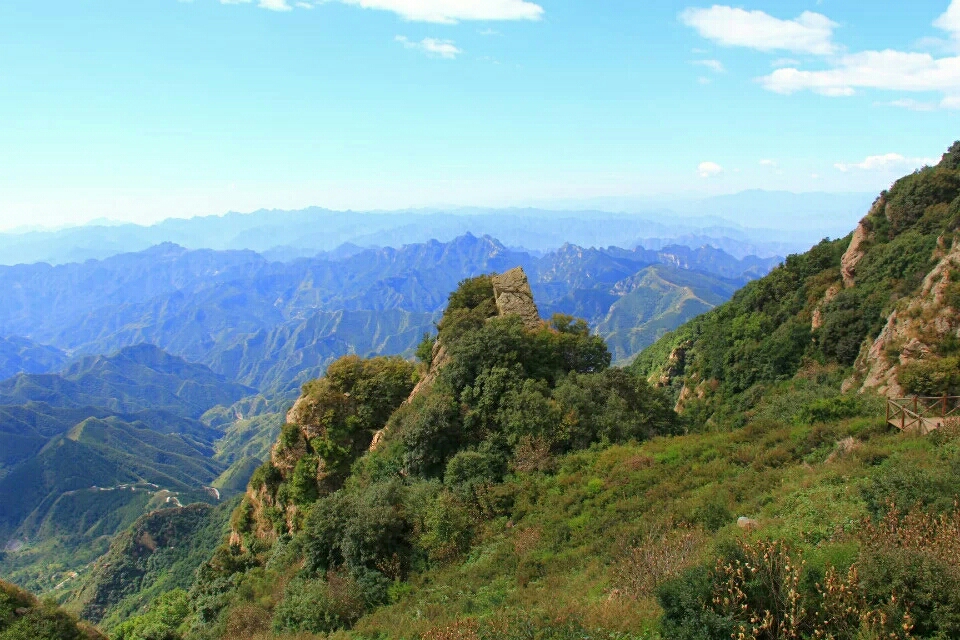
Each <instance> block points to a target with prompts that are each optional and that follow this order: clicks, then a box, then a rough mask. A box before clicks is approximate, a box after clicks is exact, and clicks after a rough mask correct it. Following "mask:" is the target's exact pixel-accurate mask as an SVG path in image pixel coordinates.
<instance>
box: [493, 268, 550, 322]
mask: <svg viewBox="0 0 960 640" xmlns="http://www.w3.org/2000/svg"><path fill="white" fill-rule="evenodd" d="M493 295H494V296H495V297H496V299H497V311H498V312H499V313H500V315H501V316H510V315H516V316H520V317H521V318H522V319H523V323H524V324H525V325H527V327H530V328H535V327H537V326H539V325H540V322H541V320H540V312H539V311H538V310H537V304H536V303H535V302H534V301H533V291H531V290H530V281H529V280H527V274H526V273H524V272H523V269H522V268H521V267H517V268H515V269H511V270H510V271H507V272H506V273H503V274H500V275H498V276H494V277H493Z"/></svg>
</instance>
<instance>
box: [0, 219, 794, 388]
mask: <svg viewBox="0 0 960 640" xmlns="http://www.w3.org/2000/svg"><path fill="white" fill-rule="evenodd" d="M344 255H345V257H341V258H332V257H329V256H324V257H317V258H310V259H307V258H302V259H298V260H294V261H292V262H272V261H269V260H267V259H266V258H264V257H263V256H261V255H259V254H257V253H255V252H252V251H213V250H208V249H204V250H195V251H191V250H187V249H184V248H182V247H179V246H177V245H173V244H163V245H159V246H157V247H152V248H150V249H147V250H145V251H142V252H138V253H127V254H122V255H118V256H114V257H111V258H107V259H105V260H102V261H87V262H84V263H74V264H67V265H60V266H50V265H46V264H34V265H16V266H12V267H0V335H6V336H19V337H18V338H16V339H15V340H14V339H13V338H10V339H8V340H7V341H6V343H0V347H2V345H4V344H10V345H19V346H17V347H16V348H14V347H13V346H10V347H7V348H0V369H3V370H5V371H7V372H12V371H15V370H26V369H24V368H23V367H25V366H27V364H29V366H31V367H32V370H34V371H42V370H44V366H46V367H47V368H46V370H55V369H56V368H57V366H58V365H59V364H61V363H62V362H63V361H64V360H65V359H66V358H67V354H69V355H70V356H73V357H76V356H77V355H82V354H100V353H110V352H112V351H115V350H117V349H120V348H122V347H126V346H130V345H134V344H140V343H151V344H155V345H157V346H159V347H161V348H162V349H164V350H166V351H169V352H170V353H173V354H176V355H178V356H182V357H184V358H186V359H187V360H190V361H192V362H201V363H204V364H206V365H208V366H210V367H211V368H212V369H213V370H214V371H215V372H217V373H218V374H221V375H223V376H226V377H227V378H228V379H231V380H237V381H239V382H241V383H242V384H246V385H249V386H251V387H256V388H258V389H261V390H273V391H276V390H281V389H285V390H292V389H295V388H296V387H297V386H299V384H301V383H302V382H304V381H306V380H307V379H310V378H311V377H314V376H316V375H317V374H318V373H319V372H320V371H321V370H322V369H323V367H325V366H326V364H328V363H329V362H330V361H331V360H332V359H334V358H336V357H338V356H340V355H343V354H346V353H358V354H361V355H370V354H377V353H410V352H412V349H413V348H414V347H415V346H416V344H417V343H418V342H419V341H420V339H421V338H422V336H423V334H424V333H426V332H429V331H431V330H432V326H433V322H434V321H435V320H436V319H437V317H438V313H439V312H440V311H441V310H442V309H443V307H444V305H445V303H446V296H447V292H448V291H451V290H453V289H454V288H456V285H457V283H458V282H459V281H460V280H462V279H464V278H467V277H472V276H475V275H478V274H480V273H487V272H492V271H504V270H507V269H510V268H512V267H515V266H518V265H520V266H523V267H524V269H526V270H527V272H528V273H529V274H530V277H531V280H532V281H533V283H534V284H533V287H534V293H535V295H536V297H537V302H538V304H539V305H540V308H541V311H542V313H543V314H544V315H545V316H547V317H549V315H551V314H553V313H557V312H560V313H568V314H571V315H575V316H578V317H584V318H585V319H587V320H588V321H589V322H590V323H591V325H593V326H597V327H602V329H601V332H603V333H604V334H605V335H609V336H610V337H611V338H612V343H613V344H612V347H613V349H614V351H615V353H616V356H617V358H619V359H627V358H629V357H630V356H632V355H633V354H634V353H636V352H637V351H638V350H639V349H640V348H642V347H643V346H645V345H646V344H649V343H651V342H652V341H653V340H655V339H656V338H657V337H659V335H661V334H662V333H663V332H664V331H666V330H668V329H670V328H673V327H675V326H677V325H678V324H679V323H680V322H682V321H684V320H686V319H689V318H690V317H692V314H695V313H698V312H701V311H703V310H706V309H708V308H711V307H712V306H714V305H716V304H718V303H719V302H722V301H723V300H726V299H727V298H729V297H730V295H732V293H733V291H734V290H736V289H737V288H738V287H739V286H741V285H743V284H744V283H746V282H748V281H749V280H752V279H754V278H757V277H760V276H762V275H764V274H765V273H766V272H767V271H769V270H770V268H772V267H773V266H774V265H775V264H777V263H778V262H779V259H778V258H757V257H753V256H751V257H746V258H743V259H737V258H735V257H733V256H731V255H730V254H728V253H726V252H724V251H722V250H719V249H714V248H711V247H702V248H699V249H689V248H687V247H683V246H670V247H666V248H663V249H661V250H659V251H651V250H645V249H633V250H628V249H620V248H616V247H611V248H607V249H595V248H591V249H585V248H582V247H578V246H575V245H571V244H567V245H564V246H563V247H561V248H560V249H558V250H557V251H553V252H550V253H547V254H545V255H542V256H538V255H535V254H532V253H530V252H527V251H521V250H514V249H510V248H508V247H506V246H505V245H504V244H503V243H501V242H499V241H498V240H495V239H493V238H491V237H489V236H484V237H477V236H474V235H471V234H468V235H464V236H460V237H458V238H455V239H454V240H452V241H450V242H446V243H442V242H438V241H431V242H428V243H422V244H412V245H406V246H403V247H401V248H398V249H393V248H385V249H367V250H362V251H359V252H345V254H344ZM651 267H657V269H656V272H655V274H654V273H653V272H648V271H647V270H648V269H649V268H651ZM654 275H655V277H654ZM643 291H648V293H649V294H650V295H647V294H645V293H643ZM654 292H657V293H656V295H653V293H654ZM614 334H616V335H614ZM25 339H28V340H30V341H33V342H34V343H37V344H34V345H31V343H30V342H27V341H26V340H25ZM39 345H49V346H50V347H53V349H48V348H45V347H40V346H39ZM58 349H59V350H62V352H59V351H57V350H58ZM31 354H32V355H31ZM18 367H20V369H18Z"/></svg>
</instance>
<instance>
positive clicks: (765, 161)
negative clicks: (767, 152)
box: [760, 158, 779, 168]
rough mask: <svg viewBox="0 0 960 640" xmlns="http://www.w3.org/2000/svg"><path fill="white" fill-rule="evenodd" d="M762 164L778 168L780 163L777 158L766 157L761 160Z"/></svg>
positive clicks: (762, 165)
mask: <svg viewBox="0 0 960 640" xmlns="http://www.w3.org/2000/svg"><path fill="white" fill-rule="evenodd" d="M760 166H761V167H771V168H776V167H777V166H779V165H778V164H777V161H776V160H770V159H769V158H764V159H763V160H761V161H760Z"/></svg>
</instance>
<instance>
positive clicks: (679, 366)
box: [648, 340, 693, 388]
mask: <svg viewBox="0 0 960 640" xmlns="http://www.w3.org/2000/svg"><path fill="white" fill-rule="evenodd" d="M692 346H693V343H692V342H690V341H689V340H687V341H686V342H683V343H681V344H678V345H677V346H675V347H674V348H673V351H671V352H670V357H669V358H667V363H666V365H665V366H664V367H663V370H662V371H660V373H659V374H654V375H652V376H650V379H649V380H648V382H650V383H651V384H653V386H655V387H660V388H662V387H668V386H670V383H671V382H672V381H673V379H674V378H676V377H677V376H680V375H683V371H684V368H685V367H686V364H687V350H688V349H689V348H690V347H692Z"/></svg>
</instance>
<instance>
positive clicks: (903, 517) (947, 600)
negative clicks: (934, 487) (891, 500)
mask: <svg viewBox="0 0 960 640" xmlns="http://www.w3.org/2000/svg"><path fill="white" fill-rule="evenodd" d="M859 538H860V540H861V547H862V551H861V557H860V560H859V561H858V565H859V567H860V577H861V579H862V583H863V587H864V589H865V590H866V592H867V595H868V597H869V598H870V599H871V601H873V602H875V603H882V602H889V601H890V596H891V594H892V595H895V596H896V601H897V602H898V603H899V604H898V610H899V612H900V615H901V616H908V617H909V618H910V620H911V622H912V624H913V631H914V633H915V634H916V635H918V636H919V637H925V638H926V637H936V638H956V637H960V511H958V510H956V509H955V510H953V511H952V512H951V513H945V514H940V515H933V514H930V513H928V512H924V511H921V510H913V511H911V512H909V513H907V514H904V513H902V512H900V511H899V510H897V509H895V508H894V509H890V511H889V512H888V513H887V515H886V516H885V517H884V518H882V519H881V520H880V521H879V522H876V523H873V522H869V523H866V525H865V526H864V527H863V528H862V529H861V532H860V536H859Z"/></svg>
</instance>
